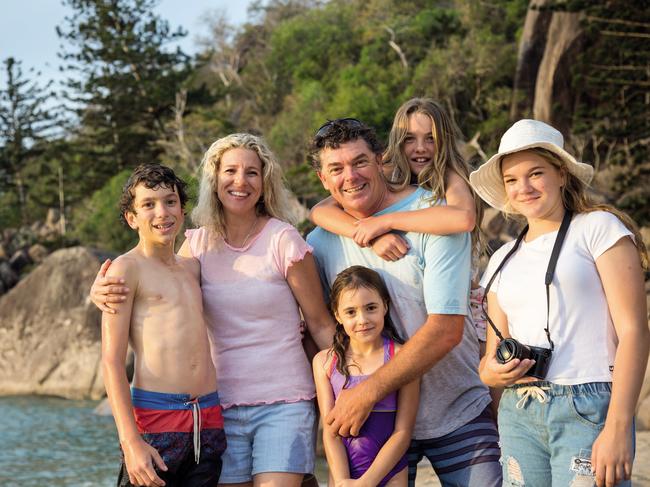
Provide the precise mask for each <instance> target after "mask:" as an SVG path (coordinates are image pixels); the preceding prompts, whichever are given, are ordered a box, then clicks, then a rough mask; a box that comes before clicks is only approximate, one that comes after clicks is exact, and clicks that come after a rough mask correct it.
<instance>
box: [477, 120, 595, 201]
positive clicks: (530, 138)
mask: <svg viewBox="0 0 650 487" xmlns="http://www.w3.org/2000/svg"><path fill="white" fill-rule="evenodd" d="M535 147H539V148H541V149H546V150H548V151H550V152H552V153H553V154H555V155H556V156H557V157H558V158H560V159H561V160H563V161H564V162H565V164H566V169H567V170H568V171H569V172H570V173H571V174H573V175H574V176H576V177H577V178H578V179H580V180H581V181H582V182H584V183H585V184H589V182H590V181H591V178H592V177H593V175H594V168H593V167H592V166H590V165H589V164H585V163H584V162H578V161H576V159H575V157H573V156H572V155H571V154H569V153H568V152H567V151H565V150H564V137H562V134H561V133H560V132H559V131H558V130H556V129H554V128H553V127H551V126H550V125H548V124H546V123H544V122H540V121H539V120H530V119H523V120H519V121H518V122H515V123H514V124H513V126H512V127H510V128H509V129H508V130H507V131H506V133H504V134H503V137H501V143H500V144H499V152H498V153H497V154H495V155H493V156H492V157H490V159H488V161H487V162H486V163H485V164H483V165H481V167H479V168H478V169H477V170H476V171H473V172H472V173H471V174H470V175H469V181H470V184H471V185H472V188H474V191H476V193H477V194H478V195H479V196H480V197H481V198H482V199H483V200H484V201H485V202H486V203H487V204H489V205H490V206H492V207H493V208H496V209H497V210H501V211H504V206H505V204H506V201H507V197H506V190H505V186H504V184H503V177H502V175H501V159H503V157H504V156H507V155H508V154H512V153H514V152H519V151H523V150H526V149H532V148H535Z"/></svg>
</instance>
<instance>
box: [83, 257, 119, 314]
mask: <svg viewBox="0 0 650 487" xmlns="http://www.w3.org/2000/svg"><path fill="white" fill-rule="evenodd" d="M125 260H127V259H123V258H120V257H118V259H116V262H115V263H113V262H112V261H111V260H110V259H107V260H105V261H104V263H103V264H102V266H101V267H100V268H99V271H98V272H97V275H96V276H95V280H94V281H93V285H92V287H91V288H90V296H89V297H90V300H91V301H92V302H93V303H94V304H95V306H97V307H98V308H99V309H100V311H102V312H106V313H111V314H115V313H116V310H115V309H114V308H113V307H111V304H110V303H121V302H123V301H124V300H125V299H126V294H128V292H129V288H128V287H127V286H126V285H125V280H124V277H123V276H119V275H115V274H113V275H107V274H108V273H109V269H110V268H111V267H112V270H111V273H113V272H115V271H116V270H117V271H118V272H119V271H120V270H121V268H122V267H124V266H125V264H126V262H124V261H125Z"/></svg>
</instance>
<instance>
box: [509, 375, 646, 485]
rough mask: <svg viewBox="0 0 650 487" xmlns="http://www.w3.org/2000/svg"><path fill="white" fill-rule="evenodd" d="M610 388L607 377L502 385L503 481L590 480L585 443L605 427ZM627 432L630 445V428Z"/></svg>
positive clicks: (578, 482)
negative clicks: (583, 381) (584, 381)
mask: <svg viewBox="0 0 650 487" xmlns="http://www.w3.org/2000/svg"><path fill="white" fill-rule="evenodd" d="M531 386H534V387H531ZM611 392H612V386H611V383H609V382H592V383H587V384H579V385H573V386H562V385H558V384H553V383H551V382H547V381H540V382H534V383H530V384H517V385H514V386H511V387H507V388H506V389H505V391H504V393H503V396H502V397H501V402H500V403H499V417H498V423H499V436H500V438H501V453H502V457H501V462H502V468H503V485H504V486H507V487H520V486H530V487H535V486H539V487H548V486H550V485H554V486H555V485H558V486H576V487H578V486H581V487H590V486H593V485H595V482H594V480H595V477H594V475H593V473H592V472H591V446H592V445H593V443H594V441H596V438H597V437H598V435H599V434H600V432H601V431H602V430H603V427H604V426H605V418H606V416H607V408H608V407H609V401H610V398H611ZM630 435H632V440H633V444H634V428H632V429H631V431H630ZM618 485H619V486H630V485H631V483H630V482H629V481H625V482H622V483H620V484H618Z"/></svg>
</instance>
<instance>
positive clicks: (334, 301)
mask: <svg viewBox="0 0 650 487" xmlns="http://www.w3.org/2000/svg"><path fill="white" fill-rule="evenodd" d="M362 287H364V288H366V289H370V290H372V291H376V292H377V293H378V294H379V296H380V297H381V299H382V301H383V302H384V304H385V306H386V309H387V310H390V295H389V294H388V289H387V288H386V284H384V281H383V280H382V278H381V276H380V275H379V274H378V273H377V272H376V271H373V270H372V269H368V268H367V267H363V266H360V265H354V266H352V267H348V268H347V269H345V270H344V271H341V272H340V273H339V274H338V275H337V276H336V279H335V280H334V283H333V284H332V290H331V292H330V308H331V310H332V314H333V315H334V316H336V314H337V309H338V306H339V301H340V299H341V294H342V293H343V291H350V290H356V289H359V288H362ZM381 334H382V335H383V336H384V337H386V338H388V339H390V340H393V341H395V342H397V343H404V340H403V339H402V338H401V337H400V335H399V333H398V331H397V329H396V328H395V325H394V324H393V321H392V320H391V318H390V314H389V313H388V312H387V313H386V315H385V317H384V329H383V331H382V332H381ZM349 344H350V337H349V336H348V335H347V333H345V330H344V329H343V325H342V324H341V323H337V324H336V332H335V333H334V340H333V343H332V348H331V349H330V352H329V353H330V354H332V355H334V356H335V357H336V370H338V371H339V372H340V373H341V375H343V376H344V377H345V384H344V387H345V385H347V383H348V379H349V378H350V365H351V364H348V363H347V361H346V359H345V353H346V351H347V349H348V346H349Z"/></svg>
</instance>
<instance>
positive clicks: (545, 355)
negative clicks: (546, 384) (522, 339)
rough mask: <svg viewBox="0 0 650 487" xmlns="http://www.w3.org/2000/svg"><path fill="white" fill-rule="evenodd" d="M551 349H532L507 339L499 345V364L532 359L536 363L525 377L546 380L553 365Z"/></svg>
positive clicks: (512, 339)
mask: <svg viewBox="0 0 650 487" xmlns="http://www.w3.org/2000/svg"><path fill="white" fill-rule="evenodd" d="M551 354H552V352H551V349H550V348H542V347H531V346H530V345H523V344H521V343H519V342H518V341H517V340H515V339H514V338H505V339H503V340H501V341H500V342H499V345H497V362H499V363H500V364H507V363H508V362H510V361H511V360H514V359H516V358H518V359H519V360H524V359H531V360H534V361H535V363H534V364H533V365H532V366H531V367H530V369H528V371H527V372H526V374H525V375H529V376H531V377H536V378H537V379H545V378H546V372H548V366H549V364H550V363H551Z"/></svg>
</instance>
